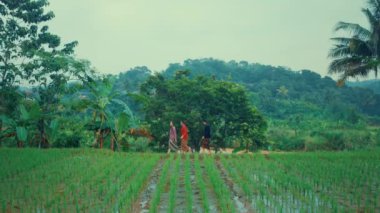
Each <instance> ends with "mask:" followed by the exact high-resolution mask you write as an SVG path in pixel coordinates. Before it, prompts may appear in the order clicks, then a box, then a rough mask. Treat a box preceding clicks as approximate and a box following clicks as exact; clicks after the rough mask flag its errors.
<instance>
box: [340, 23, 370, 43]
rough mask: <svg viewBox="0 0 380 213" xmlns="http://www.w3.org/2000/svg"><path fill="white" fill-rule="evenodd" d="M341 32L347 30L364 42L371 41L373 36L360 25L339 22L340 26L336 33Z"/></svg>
mask: <svg viewBox="0 0 380 213" xmlns="http://www.w3.org/2000/svg"><path fill="white" fill-rule="evenodd" d="M339 30H346V31H348V32H349V33H352V34H353V35H355V36H357V37H359V38H361V39H363V40H368V39H370V38H371V35H372V34H371V31H369V30H367V29H366V28H364V27H362V26H360V25H359V24H354V23H348V22H338V24H337V25H336V26H335V29H334V31H339Z"/></svg>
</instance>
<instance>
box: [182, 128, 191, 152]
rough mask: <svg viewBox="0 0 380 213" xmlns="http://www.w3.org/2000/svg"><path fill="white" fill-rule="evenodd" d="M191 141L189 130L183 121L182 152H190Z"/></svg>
mask: <svg viewBox="0 0 380 213" xmlns="http://www.w3.org/2000/svg"><path fill="white" fill-rule="evenodd" d="M188 140H189V130H188V129H187V126H186V125H185V123H184V122H183V121H181V150H182V152H188V151H189V150H190V149H189V146H187V141H188Z"/></svg>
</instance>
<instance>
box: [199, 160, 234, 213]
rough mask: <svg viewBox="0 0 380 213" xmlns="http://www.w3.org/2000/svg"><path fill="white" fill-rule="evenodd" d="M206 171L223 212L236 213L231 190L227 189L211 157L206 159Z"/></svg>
mask: <svg viewBox="0 0 380 213" xmlns="http://www.w3.org/2000/svg"><path fill="white" fill-rule="evenodd" d="M204 162H205V167H206V170H207V171H208V175H209V177H210V182H211V184H212V186H213V189H214V192H215V194H216V196H217V198H218V203H219V205H220V208H221V210H222V212H235V211H236V209H235V207H234V204H233V202H232V200H231V197H232V196H231V194H230V191H229V189H228V188H227V187H226V185H225V183H224V181H223V180H222V179H221V178H220V173H219V172H218V169H217V168H216V165H215V162H214V159H213V158H211V157H206V158H205V159H204Z"/></svg>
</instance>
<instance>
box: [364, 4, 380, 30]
mask: <svg viewBox="0 0 380 213" xmlns="http://www.w3.org/2000/svg"><path fill="white" fill-rule="evenodd" d="M362 12H363V13H364V15H365V16H366V17H367V20H368V22H369V24H370V26H371V28H372V30H373V29H374V26H376V24H377V18H376V17H375V16H374V14H372V12H371V11H370V10H369V9H368V8H367V9H362Z"/></svg>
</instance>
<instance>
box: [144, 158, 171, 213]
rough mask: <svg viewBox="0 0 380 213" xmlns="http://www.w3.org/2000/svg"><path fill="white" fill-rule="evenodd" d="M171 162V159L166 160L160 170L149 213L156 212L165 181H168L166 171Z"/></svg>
mask: <svg viewBox="0 0 380 213" xmlns="http://www.w3.org/2000/svg"><path fill="white" fill-rule="evenodd" d="M171 161H172V158H170V159H169V160H167V161H166V162H165V164H164V166H163V168H162V173H161V176H160V178H159V180H158V185H157V187H156V191H155V193H154V195H153V198H152V200H151V204H150V209H149V212H157V207H158V204H159V203H160V198H161V192H162V191H163V189H164V186H165V183H166V180H167V179H168V170H169V166H170V162H171Z"/></svg>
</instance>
